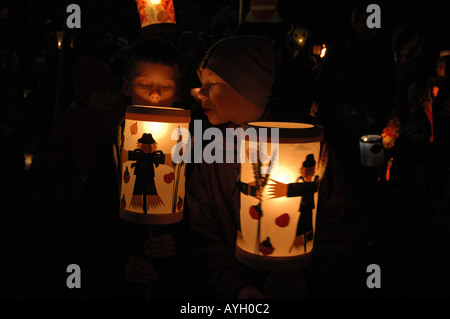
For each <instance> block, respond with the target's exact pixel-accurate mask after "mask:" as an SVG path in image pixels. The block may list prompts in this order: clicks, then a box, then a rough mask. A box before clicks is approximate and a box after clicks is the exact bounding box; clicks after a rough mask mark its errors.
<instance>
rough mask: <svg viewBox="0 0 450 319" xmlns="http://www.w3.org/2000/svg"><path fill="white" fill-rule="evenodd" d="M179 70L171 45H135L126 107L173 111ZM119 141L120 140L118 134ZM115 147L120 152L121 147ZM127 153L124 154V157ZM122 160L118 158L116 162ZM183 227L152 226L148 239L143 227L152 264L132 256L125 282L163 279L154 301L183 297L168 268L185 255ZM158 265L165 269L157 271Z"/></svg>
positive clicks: (127, 67) (127, 71)
mask: <svg viewBox="0 0 450 319" xmlns="http://www.w3.org/2000/svg"><path fill="white" fill-rule="evenodd" d="M180 66H181V62H180V57H179V55H178V51H177V49H176V48H175V47H174V46H173V45H172V44H171V43H170V42H166V41H163V40H160V39H158V38H154V39H149V40H145V41H141V42H137V43H135V44H134V45H133V46H132V47H130V48H129V50H128V51H127V53H126V56H125V61H124V74H123V92H124V94H125V96H126V97H127V98H128V100H129V101H128V104H131V105H148V106H164V107H172V106H174V105H175V104H177V103H179V102H180V99H179V96H180V92H181V76H180V74H181V73H180ZM149 135H150V134H149ZM119 139H120V140H121V132H120V130H119ZM142 139H148V140H152V138H151V136H143V137H142ZM151 144H154V143H147V144H145V143H143V145H144V146H145V145H151ZM117 147H118V149H121V150H122V147H121V146H117ZM123 151H124V150H122V151H121V152H120V154H121V155H122V153H123ZM156 152H158V151H156ZM156 152H155V154H156ZM129 153H130V152H126V154H129ZM118 154H119V153H118ZM121 157H122V156H118V158H121ZM130 160H131V158H130ZM117 165H118V167H119V168H120V167H121V164H119V163H117ZM136 165H137V164H136ZM136 167H137V166H136ZM120 176H121V175H120ZM136 181H137V180H136ZM141 188H142V187H141ZM155 193H156V190H155ZM151 195H152V196H147V197H149V198H150V199H151V200H155V202H152V201H150V202H149V203H148V204H152V203H153V204H152V205H158V200H157V199H155V198H157V194H151ZM133 197H136V198H139V199H140V200H142V196H137V195H136V196H133ZM152 198H153V199H152ZM182 224H183V222H180V223H177V224H174V225H166V226H164V225H161V226H151V231H152V232H153V234H152V235H151V236H150V237H149V236H148V232H149V229H148V227H144V228H145V229H146V232H147V236H146V237H147V239H146V240H145V245H144V251H145V253H146V254H147V256H149V257H151V258H152V262H150V261H149V260H147V259H144V258H141V257H137V256H133V257H131V258H130V259H129V261H128V263H127V266H126V278H127V279H128V280H129V281H134V282H139V283H144V284H148V285H150V284H151V285H153V286H154V285H156V284H157V283H156V282H154V280H155V279H157V278H159V279H163V280H159V281H160V283H161V284H162V283H164V285H160V286H159V287H158V289H156V290H155V289H152V291H153V292H154V295H153V296H154V297H157V298H161V297H177V296H178V297H180V296H182V295H183V291H182V289H179V288H181V287H180V285H177V287H176V288H175V289H172V288H173V287H175V286H173V287H172V286H171V285H175V284H177V283H176V282H175V281H176V279H177V277H176V275H177V274H178V273H180V272H179V271H177V270H175V269H172V268H171V267H175V262H176V261H177V260H178V259H177V256H179V255H180V254H182V253H183V252H184V247H183V245H182V240H178V239H176V238H175V237H177V236H182V232H183V231H182ZM141 226H145V225H135V226H130V227H131V228H133V229H136V230H139V235H142V231H141V229H144V228H142V227H141ZM140 238H142V236H140ZM136 239H137V238H136ZM133 245H134V244H133ZM141 245H142V243H139V239H138V243H137V246H138V247H141ZM138 253H139V251H136V254H138ZM159 263H162V265H164V266H163V267H157V264H159ZM154 266H156V267H154ZM162 269H164V270H165V273H161V271H159V270H162ZM165 275H167V276H168V277H167V279H168V280H169V281H168V280H164V277H165ZM161 277H163V278H161ZM171 278H172V279H171ZM173 278H175V279H173ZM168 283H170V284H168ZM180 283H181V281H180V282H179V284H180ZM171 289H172V291H171Z"/></svg>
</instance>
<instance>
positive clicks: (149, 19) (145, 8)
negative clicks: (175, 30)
mask: <svg viewBox="0 0 450 319" xmlns="http://www.w3.org/2000/svg"><path fill="white" fill-rule="evenodd" d="M136 3H137V9H138V12H139V18H140V20H141V28H146V27H149V26H158V27H161V26H166V27H167V26H175V24H176V22H175V10H174V7H173V2H172V0H151V1H146V0H136Z"/></svg>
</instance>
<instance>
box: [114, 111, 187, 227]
mask: <svg viewBox="0 0 450 319" xmlns="http://www.w3.org/2000/svg"><path fill="white" fill-rule="evenodd" d="M189 122H190V111H188V110H183V109H178V108H169V107H156V106H152V107H150V106H136V105H133V106H128V107H127V108H126V114H125V127H124V134H123V147H122V151H121V154H122V175H123V176H122V184H121V194H120V217H121V218H123V219H125V220H128V221H131V222H136V223H143V224H150V225H152V224H172V223H176V222H178V221H180V220H181V219H182V218H183V207H184V195H185V169H186V164H185V163H184V162H183V161H182V157H183V156H182V155H183V151H184V150H185V149H186V146H187V143H189V142H190V141H189V139H190V135H189Z"/></svg>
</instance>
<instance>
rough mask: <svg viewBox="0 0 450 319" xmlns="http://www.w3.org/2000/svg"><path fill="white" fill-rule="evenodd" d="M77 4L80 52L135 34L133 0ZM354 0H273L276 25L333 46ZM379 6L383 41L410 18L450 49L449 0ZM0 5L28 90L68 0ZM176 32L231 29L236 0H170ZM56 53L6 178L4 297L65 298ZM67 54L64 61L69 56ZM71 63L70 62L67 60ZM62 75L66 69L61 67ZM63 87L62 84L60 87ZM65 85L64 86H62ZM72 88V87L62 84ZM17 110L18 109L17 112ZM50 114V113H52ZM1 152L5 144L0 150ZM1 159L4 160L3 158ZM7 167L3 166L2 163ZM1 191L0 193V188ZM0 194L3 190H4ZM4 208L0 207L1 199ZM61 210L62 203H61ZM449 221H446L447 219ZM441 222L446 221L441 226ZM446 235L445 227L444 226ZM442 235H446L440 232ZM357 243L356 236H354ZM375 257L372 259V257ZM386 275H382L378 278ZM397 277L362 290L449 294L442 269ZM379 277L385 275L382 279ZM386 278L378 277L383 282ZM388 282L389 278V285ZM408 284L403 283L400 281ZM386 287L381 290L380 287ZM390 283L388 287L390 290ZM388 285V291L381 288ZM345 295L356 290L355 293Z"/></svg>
mask: <svg viewBox="0 0 450 319" xmlns="http://www.w3.org/2000/svg"><path fill="white" fill-rule="evenodd" d="M249 2H250V1H249V0H246V1H244V6H243V18H245V15H246V14H247V12H248V7H249ZM74 3H77V4H78V5H80V7H81V29H79V30H70V32H71V33H72V34H74V35H76V38H77V39H78V45H79V46H78V47H77V49H78V50H79V53H80V54H81V53H91V54H99V52H103V51H104V50H105V47H107V45H108V43H105V41H106V40H105V34H109V35H111V37H112V38H113V39H117V38H118V37H123V38H125V39H127V40H128V41H129V42H133V41H135V40H137V39H138V38H139V32H140V22H139V17H138V14H137V9H136V3H135V2H134V1H132V0H108V1H107V0H99V1H93V0H91V1H88V0H84V1H76V2H74ZM359 3H360V1H344V0H342V1H337V0H336V1H331V0H330V1H293V0H292V1H288V0H284V1H283V0H279V1H278V13H279V15H280V17H281V18H282V24H280V27H281V30H284V31H285V32H286V33H287V32H288V30H289V28H290V25H291V24H297V25H302V26H305V27H307V28H309V30H310V32H311V34H312V38H313V41H315V42H317V43H326V44H327V45H332V44H333V43H337V42H339V41H344V40H345V39H347V38H348V36H349V33H350V28H351V26H350V14H351V11H352V9H353V7H354V6H355V5H357V4H359ZM375 3H377V4H379V5H380V7H381V19H382V28H381V32H382V34H383V36H384V39H385V41H386V44H387V45H391V44H392V34H393V32H394V30H395V29H396V28H397V27H399V26H400V25H402V24H403V23H405V22H407V21H410V20H413V21H415V23H417V24H418V25H420V26H421V28H422V30H423V32H424V35H425V40H426V43H427V48H428V50H429V54H430V57H432V58H436V57H437V56H438V53H439V51H440V50H443V49H448V48H450V42H449V41H450V38H449V30H450V14H449V11H448V9H447V8H448V6H447V4H448V1H376V2H375ZM1 4H2V6H7V7H8V8H9V15H10V18H11V19H13V20H14V21H15V23H16V25H17V29H18V33H19V39H20V40H19V47H18V54H19V60H20V90H21V91H23V90H26V89H29V88H30V87H31V86H32V83H33V76H34V66H35V62H36V59H37V58H38V57H39V56H40V55H41V50H42V48H43V47H44V46H45V45H48V44H49V43H50V42H51V41H54V44H52V45H51V46H53V49H54V45H56V40H53V39H54V38H52V37H53V36H54V32H55V31H56V30H62V28H63V25H64V24H65V19H66V13H65V8H66V7H67V5H68V4H70V1H69V2H65V1H56V0H54V1H31V0H26V1H1ZM174 6H175V12H176V19H177V32H182V31H193V32H204V33H207V34H209V35H211V37H212V39H213V40H217V39H220V38H222V37H224V36H227V35H231V34H232V33H233V32H234V30H235V29H236V27H237V25H238V12H239V1H238V0H230V1H225V0H222V1H218V0H189V1H188V0H174ZM58 59H59V58H58V56H55V60H53V62H54V63H53V73H52V74H53V82H51V87H52V89H53V90H54V91H53V93H54V95H51V97H52V99H51V100H50V101H49V102H48V103H47V105H46V106H39V107H41V109H36V108H37V107H38V106H33V107H34V110H33V113H32V114H34V115H36V116H37V118H38V121H39V124H38V125H35V126H33V127H32V128H29V127H28V128H26V130H25V131H26V132H31V133H32V135H33V143H31V142H30V141H29V144H27V142H25V145H24V147H25V149H26V148H27V147H29V148H32V146H30V145H31V144H33V147H36V145H38V146H39V147H40V150H41V154H40V157H39V154H37V153H39V152H37V153H36V154H35V157H36V158H35V160H36V163H34V164H33V165H34V166H35V167H34V170H33V171H31V172H26V173H24V175H23V176H16V177H15V178H14V181H15V183H14V185H12V184H9V185H7V186H8V187H10V188H11V189H12V192H18V193H20V196H19V197H20V200H18V201H17V202H15V203H13V205H8V206H6V208H7V210H5V211H4V210H3V209H2V214H3V215H4V217H5V222H4V223H3V225H4V227H2V233H1V236H2V238H1V245H2V252H4V257H5V262H3V263H2V267H4V268H5V269H4V270H3V269H2V277H1V278H2V282H3V283H5V285H3V286H2V287H7V289H2V293H4V296H3V297H5V298H13V299H24V298H33V299H35V298H37V299H42V298H61V297H62V298H64V297H67V295H66V293H67V292H66V290H67V288H66V287H65V278H66V276H67V275H66V269H65V267H66V266H67V265H63V264H61V262H60V260H59V258H60V252H61V251H62V250H64V247H61V245H60V243H59V242H58V238H60V237H59V236H62V235H63V234H60V233H59V229H58V223H57V222H55V219H54V218H53V217H54V216H53V215H52V214H50V209H49V206H48V205H49V202H51V201H52V197H51V196H52V195H51V192H50V191H49V189H50V188H51V187H50V181H49V179H48V178H47V177H48V176H47V174H48V171H47V169H48V168H47V167H45V165H46V164H45V163H46V158H45V156H46V155H45V153H46V150H48V147H49V144H50V141H51V135H50V132H51V128H52V125H53V121H54V119H55V116H56V117H57V116H58V114H59V113H58V112H55V108H54V106H55V103H58V101H57V98H56V92H57V88H58V85H61V84H62V83H63V82H61V81H58V76H61V74H60V73H59V72H61V70H63V73H64V70H67V69H68V68H70V65H63V66H62V68H60V65H59V64H58V63H57V62H58V61H59V60H58ZM68 61H70V60H68ZM68 63H69V62H68ZM66 75H67V74H66ZM61 79H62V81H68V80H67V77H64V74H63V77H62V78H59V80H61ZM66 89H67V88H66ZM67 90H69V89H67ZM67 92H70V91H67ZM62 99H63V100H64V103H66V104H64V103H62V104H63V105H62V106H61V105H60V106H58V107H60V108H61V110H59V112H62V111H63V110H64V108H66V107H67V103H68V102H69V101H70V95H68V96H63V97H62ZM18 112H19V111H18ZM55 114H56V115H55ZM2 152H3V150H2ZM2 163H3V162H2ZM2 169H3V170H8V167H7V166H5V167H2ZM3 195H4V194H3ZM2 198H3V200H6V199H5V197H2ZM4 207H5V206H4ZM62 209H63V208H62ZM446 222H447V223H448V221H446ZM442 227H443V228H444V227H446V225H445V223H444V224H443V226H442ZM350 233H351V237H352V239H353V240H355V241H358V240H359V239H360V238H362V237H364V236H366V234H365V230H361V229H356V230H351V231H350ZM445 234H446V236H448V233H445ZM444 240H448V237H444ZM357 244H359V242H357ZM363 257H364V259H363V260H364V263H365V264H366V265H368V264H369V263H372V262H374V263H377V262H378V261H379V259H371V256H370V255H369V256H366V255H364V256H363ZM374 260H375V261H374ZM360 275H361V276H360V278H361V283H360V284H358V287H359V286H362V287H363V286H365V278H366V274H365V273H364V271H362V272H361V274H360ZM383 278H384V277H383ZM403 279H404V281H402V280H400V281H399V282H396V283H395V284H393V286H394V287H393V286H391V287H388V288H385V286H383V288H382V289H381V290H380V291H378V292H374V291H371V292H368V291H367V289H366V290H365V294H363V295H362V297H367V296H368V297H379V296H381V297H384V296H387V297H402V296H406V297H409V296H411V295H410V294H408V293H407V292H406V291H407V290H408V288H405V289H400V288H402V287H399V286H396V285H397V284H398V285H402V284H405V283H407V282H408V280H411V281H414V282H417V283H418V285H419V287H420V288H419V289H418V290H420V291H416V293H415V294H412V296H413V297H427V296H430V297H437V298H441V297H444V298H448V297H449V296H450V278H449V275H448V274H447V272H446V271H445V269H439V271H437V272H436V273H435V274H428V275H427V277H424V276H419V277H414V278H412V277H408V276H407V275H405V278H403ZM382 280H383V279H382ZM385 282H386V281H382V283H385ZM388 286H389V284H388ZM405 287H408V286H405ZM383 289H384V290H383ZM389 289H391V290H389ZM386 291H388V292H387V293H386ZM349 296H351V297H357V296H356V295H355V294H354V293H352V294H350V295H349Z"/></svg>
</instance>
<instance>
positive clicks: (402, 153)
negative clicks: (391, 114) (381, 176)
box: [390, 80, 438, 254]
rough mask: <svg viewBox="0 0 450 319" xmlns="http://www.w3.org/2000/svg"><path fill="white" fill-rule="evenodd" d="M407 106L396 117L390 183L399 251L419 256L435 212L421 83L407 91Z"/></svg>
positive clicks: (427, 100)
mask: <svg viewBox="0 0 450 319" xmlns="http://www.w3.org/2000/svg"><path fill="white" fill-rule="evenodd" d="M407 105H408V109H407V110H406V112H403V116H400V117H399V121H400V135H399V137H398V139H397V141H396V143H395V146H394V149H393V162H392V166H391V169H390V182H391V183H392V185H393V186H394V188H395V191H396V196H395V199H394V213H395V214H396V216H397V217H398V221H399V225H400V226H399V230H400V232H401V233H402V234H403V236H401V237H402V239H401V240H400V242H401V243H402V244H405V245H406V246H405V247H403V248H404V249H402V250H403V251H407V252H408V253H420V254H422V253H425V252H427V251H428V250H429V248H430V243H431V239H432V238H431V237H430V236H431V234H432V233H433V232H432V231H430V230H431V228H430V227H431V226H432V224H431V221H432V219H433V218H435V217H436V213H437V209H438V207H437V202H438V201H437V175H436V173H437V170H436V169H437V168H436V161H435V154H434V149H433V142H434V130H433V117H432V95H431V88H430V86H429V84H428V83H427V82H426V81H425V80H424V81H421V82H416V83H414V84H412V85H411V86H410V87H409V89H408V104H407ZM405 241H406V242H405Z"/></svg>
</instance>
